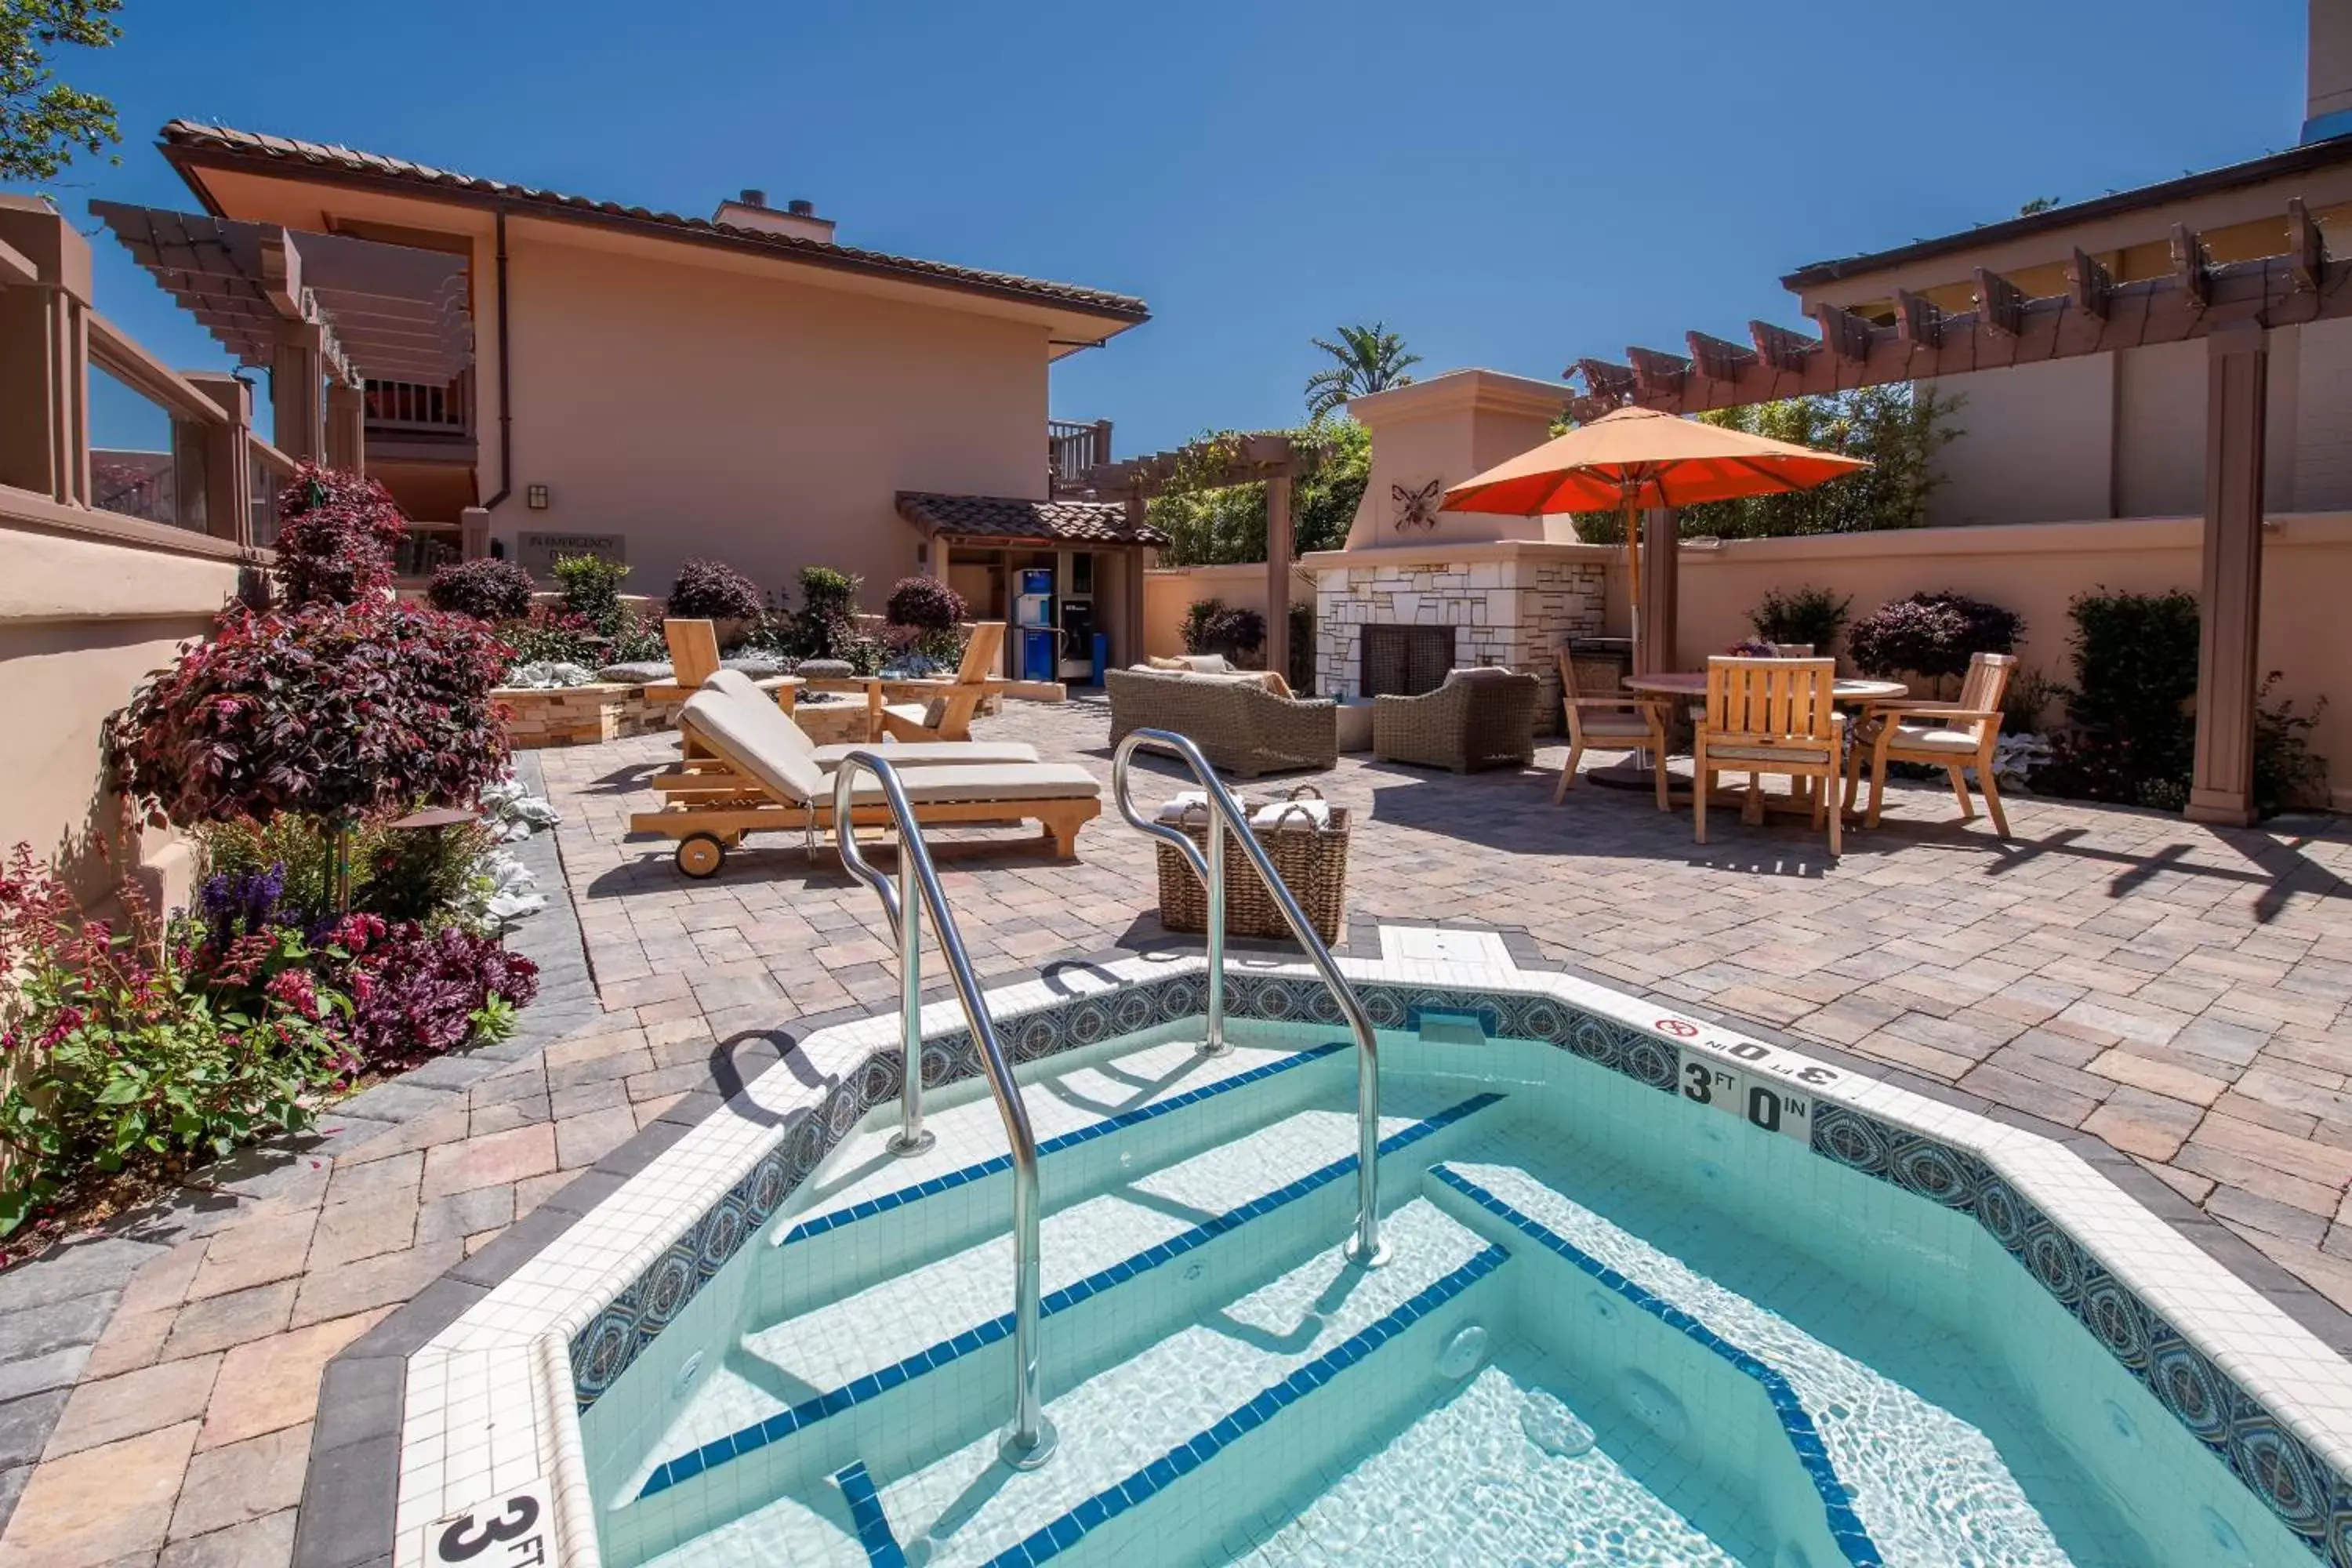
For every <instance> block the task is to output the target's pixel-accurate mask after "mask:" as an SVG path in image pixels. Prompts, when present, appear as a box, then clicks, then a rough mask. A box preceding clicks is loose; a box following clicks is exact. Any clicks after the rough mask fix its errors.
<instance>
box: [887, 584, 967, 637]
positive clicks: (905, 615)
mask: <svg viewBox="0 0 2352 1568" xmlns="http://www.w3.org/2000/svg"><path fill="white" fill-rule="evenodd" d="M883 613H884V615H885V616H886V617H887V619H888V620H889V623H890V624H891V625H892V626H911V627H913V628H914V629H915V630H917V631H924V632H951V631H953V630H955V628H956V624H957V623H958V622H960V621H961V620H962V619H963V618H964V616H966V615H968V614H969V613H970V611H969V610H968V609H967V608H966V607H965V605H964V602H963V595H961V594H959V593H957V592H956V591H955V590H954V589H953V588H950V587H949V586H948V585H947V584H945V583H942V582H940V580H939V579H938V578H937V577H901V578H899V579H898V582H897V583H895V584H892V585H891V588H890V598H889V602H888V603H887V605H884V606H883Z"/></svg>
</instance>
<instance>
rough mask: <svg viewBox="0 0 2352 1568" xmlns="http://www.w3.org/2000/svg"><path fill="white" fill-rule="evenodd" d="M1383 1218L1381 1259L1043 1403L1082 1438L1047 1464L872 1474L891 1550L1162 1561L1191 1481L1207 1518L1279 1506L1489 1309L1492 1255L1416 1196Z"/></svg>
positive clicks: (1269, 1290)
mask: <svg viewBox="0 0 2352 1568" xmlns="http://www.w3.org/2000/svg"><path fill="white" fill-rule="evenodd" d="M1386 1226H1387V1235H1388V1237H1389V1239H1390V1240H1391V1244H1392V1246H1393V1247H1394V1249H1395V1256H1394V1258H1393V1259H1392V1260H1391V1262H1390V1263H1388V1264H1387V1265H1386V1266H1385V1267H1383V1268H1378V1269H1373V1270H1370V1271H1367V1270H1364V1269H1360V1268H1356V1267H1355V1266H1353V1265H1352V1264H1349V1263H1348V1262H1346V1261H1345V1260H1344V1259H1343V1258H1340V1256H1339V1254H1338V1252H1337V1251H1336V1250H1335V1249H1331V1248H1328V1247H1327V1248H1325V1249H1323V1250H1322V1251H1320V1252H1318V1253H1317V1254H1316V1255H1315V1256H1313V1257H1312V1258H1307V1260H1306V1261H1304V1262H1302V1263H1300V1264H1299V1265H1297V1267H1296V1268H1291V1269H1290V1270H1288V1271H1286V1272H1285V1273H1284V1274H1282V1275H1280V1276H1278V1277H1277V1278H1276V1279H1272V1280H1271V1281H1269V1282H1267V1283H1265V1284H1264V1285H1262V1286H1259V1287H1258V1288H1256V1289H1252V1290H1249V1291H1247V1292H1245V1293H1244V1294H1241V1295H1239V1296H1237V1297H1234V1298H1231V1299H1229V1300H1228V1301H1227V1303H1226V1304H1225V1305H1224V1306H1223V1307H1222V1308H1221V1309H1219V1310H1216V1311H1214V1312H1213V1313H1210V1314H1207V1315H1206V1316H1205V1317H1204V1319H1203V1321H1200V1322H1198V1323H1188V1324H1186V1325H1184V1326H1182V1327H1180V1328H1177V1329H1176V1330H1174V1331H1172V1332H1171V1333H1169V1334H1167V1335H1166V1336H1165V1337H1164V1338H1161V1339H1160V1340H1158V1341H1156V1342H1153V1343H1151V1344H1150V1345H1148V1346H1146V1347H1144V1348H1142V1349H1141V1350H1139V1352H1136V1353H1134V1354H1132V1355H1130V1356H1128V1357H1126V1358H1124V1359H1122V1360H1120V1361H1119V1362H1118V1363H1116V1364H1113V1365H1111V1366H1108V1367H1107V1368H1106V1369H1105V1370H1103V1371H1102V1372H1100V1373H1097V1374H1096V1375H1095V1376H1093V1377H1091V1378H1089V1379H1087V1381H1085V1382H1084V1383H1081V1384H1077V1385H1076V1386H1075V1387H1072V1388H1070V1389H1068V1390H1066V1391H1065V1392H1062V1393H1059V1394H1055V1397H1054V1398H1053V1399H1051V1400H1049V1401H1048V1402H1047V1405H1046V1414H1047V1415H1049V1416H1050V1417H1052V1419H1053V1420H1054V1421H1055V1423H1056V1424H1057V1425H1058V1426H1060V1427H1061V1428H1062V1429H1063V1430H1064V1431H1066V1432H1069V1433H1084V1434H1086V1435H1087V1440H1086V1441H1085V1442H1084V1443H1069V1442H1066V1443H1065V1444H1064V1446H1063V1447H1062V1449H1061V1450H1060V1451H1059V1452H1057V1453H1056V1454H1055V1457H1054V1458H1053V1460H1052V1461H1051V1462H1050V1463H1048V1464H1047V1465H1045V1467H1044V1468H1040V1469H1036V1470H1032V1471H1026V1472H1013V1471H1009V1470H1006V1469H1004V1468H1003V1467H1002V1466H1001V1465H999V1464H998V1462H997V1460H996V1455H995V1447H994V1437H993V1435H989V1436H984V1437H981V1438H979V1439H977V1440H975V1441H973V1442H971V1443H968V1444H966V1445H965V1446H963V1447H961V1448H958V1449H957V1450H956V1451H954V1452H953V1453H951V1454H949V1455H947V1456H945V1457H944V1458H940V1459H939V1460H938V1461H936V1462H935V1463H932V1464H929V1465H928V1466H925V1467H923V1468H921V1469H919V1470H918V1471H917V1472H915V1473H913V1474H911V1475H908V1476H904V1477H902V1478H899V1479H896V1480H889V1479H885V1480H883V1481H882V1482H881V1498H882V1504H883V1508H884V1510H885V1512H886V1514H887V1518H888V1521H889V1525H890V1531H891V1535H892V1538H893V1540H894V1542H896V1543H897V1544H898V1546H899V1547H901V1548H903V1549H905V1550H906V1552H907V1555H908V1558H909V1560H918V1559H919V1560H921V1561H924V1562H927V1563H929V1564H930V1565H931V1568H961V1565H966V1564H983V1563H986V1564H1012V1563H1042V1562H1045V1561H1047V1560H1049V1559H1051V1558H1053V1557H1055V1556H1057V1555H1059V1554H1060V1553H1061V1552H1065V1551H1067V1550H1069V1549H1070V1548H1071V1547H1074V1546H1076V1544H1077V1543H1078V1542H1081V1541H1084V1542H1085V1545H1086V1560H1087V1561H1089V1562H1096V1563H1109V1562H1115V1561H1122V1560H1123V1561H1127V1562H1133V1563H1163V1562H1173V1561H1181V1559H1182V1555H1183V1552H1182V1548H1181V1546H1180V1545H1179V1544H1178V1543H1180V1542H1185V1541H1188V1540H1197V1539H1198V1530H1197V1526H1198V1523H1199V1521H1200V1518H1201V1510H1202V1502H1201V1500H1200V1490H1199V1489H1202V1488H1208V1489H1213V1492H1214V1497H1215V1505H1214V1507H1215V1515H1214V1517H1215V1518H1217V1519H1219V1520H1223V1519H1227V1518H1230V1517H1232V1516H1234V1515H1238V1514H1245V1513H1255V1512H1260V1511H1264V1510H1270V1509H1272V1508H1274V1507H1276V1505H1277V1503H1278V1502H1279V1500H1280V1498H1281V1495H1282V1491H1283V1489H1285V1488H1286V1486H1287V1484H1288V1483H1289V1480H1290V1479H1292V1478H1295V1477H1297V1476H1298V1475H1300V1474H1305V1473H1311V1472H1312V1471H1313V1470H1315V1469H1317V1468H1321V1467H1322V1466H1324V1465H1327V1464H1329V1463H1331V1462H1332V1461H1334V1460H1335V1459H1337V1458H1339V1457H1341V1456H1343V1455H1344V1453H1345V1452H1346V1450H1347V1449H1348V1447H1349V1446H1350V1445H1351V1444H1352V1442H1353V1441H1354V1438H1353V1436H1352V1434H1354V1433H1355V1432H1356V1431H1358V1430H1360V1423H1362V1422H1365V1421H1367V1420H1370V1421H1374V1422H1381V1423H1386V1422H1389V1421H1392V1420H1396V1419H1401V1418H1402V1415H1404V1413H1405V1412H1406V1411H1407V1410H1408V1409H1412V1408H1418V1407H1419V1406H1420V1405H1423V1403H1424V1402H1425V1401H1427V1400H1428V1399H1429V1397H1430V1396H1431V1393H1432V1389H1433V1383H1434V1382H1435V1381H1436V1379H1437V1374H1436V1373H1434V1372H1433V1365H1434V1363H1435V1362H1436V1360H1437V1357H1438V1354H1439V1352H1440V1350H1441V1349H1442V1348H1443V1347H1444V1345H1445V1344H1446V1343H1447V1342H1448V1341H1449V1340H1450V1339H1451V1338H1452V1337H1453V1336H1454V1335H1455V1334H1456V1333H1458V1332H1460V1331H1462V1330H1463V1329H1464V1328H1465V1326H1466V1325H1468V1324H1469V1323H1470V1322H1472V1321H1475V1320H1478V1319H1481V1318H1487V1317H1491V1316H1492V1314H1493V1311H1494V1309H1495V1307H1496V1305H1497V1304H1499V1303H1500V1302H1501V1300H1503V1297H1502V1295H1501V1293H1500V1292H1501V1289H1502V1282H1501V1281H1500V1279H1498V1278H1497V1276H1498V1274H1499V1273H1500V1272H1501V1271H1502V1270H1503V1268H1504V1265H1505V1263H1506V1261H1507V1252H1506V1250H1505V1249H1504V1248H1503V1247H1500V1246H1497V1245H1495V1244H1493V1243H1491V1242H1488V1241H1486V1239H1485V1238H1483V1237H1479V1236H1478V1235H1477V1234H1475V1232H1473V1231H1472V1230H1471V1229H1470V1228H1469V1227H1468V1226H1464V1225H1462V1224H1460V1223H1459V1222H1458V1221H1456V1220H1454V1219H1452V1218H1450V1217H1449V1216H1447V1215H1444V1214H1443V1213H1441V1212H1440V1211H1439V1210H1438V1209H1437V1207H1436V1206H1435V1205H1433V1204H1431V1203H1429V1202H1428V1201H1427V1200H1425V1199H1420V1198H1416V1199H1413V1200H1412V1201H1410V1202H1408V1203H1406V1204H1405V1205H1403V1206H1402V1207H1401V1208H1398V1209H1396V1210H1394V1211H1392V1212H1391V1214H1390V1215H1388V1216H1387V1220H1386ZM1308 1394H1322V1395H1323V1396H1324V1397H1322V1398H1320V1399H1318V1400H1309V1399H1307V1395H1308ZM1343 1412H1344V1416H1342V1413H1343ZM1188 1494H1191V1495H1189V1496H1188Z"/></svg>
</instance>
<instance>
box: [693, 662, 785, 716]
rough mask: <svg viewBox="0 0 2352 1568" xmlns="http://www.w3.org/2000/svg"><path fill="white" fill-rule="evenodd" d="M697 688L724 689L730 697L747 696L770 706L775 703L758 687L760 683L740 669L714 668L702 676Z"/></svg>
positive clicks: (707, 689) (704, 689)
mask: <svg viewBox="0 0 2352 1568" xmlns="http://www.w3.org/2000/svg"><path fill="white" fill-rule="evenodd" d="M698 689H700V690H703V691H724V692H725V693H727V694H728V695H729V696H730V697H748V698H751V699H754V700H758V701H761V702H765V703H767V704H768V705H769V706H770V707H773V706H774V705H775V700H774V699H773V698H772V697H770V696H769V695H768V694H767V693H766V692H764V691H762V690H761V689H760V683H759V682H758V681H756V680H753V679H751V677H750V676H748V675H746V674H744V673H743V672H742V671H741V670H740V669H725V668H720V669H714V670H712V671H711V672H710V673H709V675H708V676H705V677H704V678H703V681H702V685H701V686H700V688H698Z"/></svg>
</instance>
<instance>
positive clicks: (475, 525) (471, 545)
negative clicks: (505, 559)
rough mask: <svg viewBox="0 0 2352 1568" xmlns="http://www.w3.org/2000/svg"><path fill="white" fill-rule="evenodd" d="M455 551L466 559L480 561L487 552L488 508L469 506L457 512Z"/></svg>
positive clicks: (488, 545)
mask: <svg viewBox="0 0 2352 1568" xmlns="http://www.w3.org/2000/svg"><path fill="white" fill-rule="evenodd" d="M457 552H458V554H459V556H460V558H461V559H463V560H467V561H480V560H482V559H484V558H485V557H487V556H488V554H489V552H490V513H489V509H488V508H487V507H478V506H469V507H467V508H466V509H465V510H462V511H460V512H459V513H458V514H457Z"/></svg>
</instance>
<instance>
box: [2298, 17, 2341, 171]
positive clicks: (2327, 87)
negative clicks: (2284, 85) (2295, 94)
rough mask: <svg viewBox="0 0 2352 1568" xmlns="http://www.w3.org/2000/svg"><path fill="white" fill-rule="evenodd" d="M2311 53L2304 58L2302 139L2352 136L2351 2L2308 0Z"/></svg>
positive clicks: (2328, 139) (2311, 139) (2310, 141)
mask: <svg viewBox="0 0 2352 1568" xmlns="http://www.w3.org/2000/svg"><path fill="white" fill-rule="evenodd" d="M2309 6H2310V11H2309V15H2310V47H2309V49H2310V52H2309V54H2308V56H2307V58H2305V67H2304V68H2305V98H2304V106H2303V142H2304V144H2305V145H2306V146H2308V145H2309V144H2310V143H2312V142H2331V141H2334V140H2335V139H2336V137H2338V136H2352V5H2347V4H2346V3H2345V0H2309Z"/></svg>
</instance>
